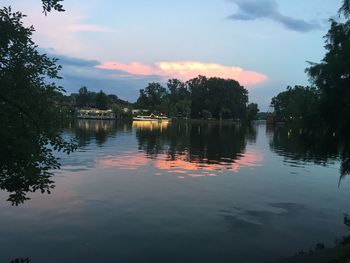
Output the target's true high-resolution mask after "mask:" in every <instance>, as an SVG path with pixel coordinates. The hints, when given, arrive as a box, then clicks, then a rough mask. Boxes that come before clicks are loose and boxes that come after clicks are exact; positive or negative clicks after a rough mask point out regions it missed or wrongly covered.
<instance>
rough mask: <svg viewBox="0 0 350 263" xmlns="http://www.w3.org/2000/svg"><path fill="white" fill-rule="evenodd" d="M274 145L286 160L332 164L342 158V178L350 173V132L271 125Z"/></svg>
mask: <svg viewBox="0 0 350 263" xmlns="http://www.w3.org/2000/svg"><path fill="white" fill-rule="evenodd" d="M267 134H268V136H269V137H270V148H271V150H272V151H274V152H276V153H277V154H279V155H281V156H284V157H285V161H286V162H288V161H296V162H299V163H300V162H312V163H315V164H319V165H324V166H326V165H329V164H333V163H335V162H338V161H340V162H341V167H340V178H341V179H342V178H344V177H345V176H346V175H348V174H350V143H349V139H348V138H347V136H341V135H338V134H335V133H330V132H328V131H325V130H318V131H306V130H303V129H300V128H293V127H289V126H277V127H275V128H274V127H269V126H267Z"/></svg>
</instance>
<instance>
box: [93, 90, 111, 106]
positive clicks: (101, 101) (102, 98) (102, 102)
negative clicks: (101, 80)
mask: <svg viewBox="0 0 350 263" xmlns="http://www.w3.org/2000/svg"><path fill="white" fill-rule="evenodd" d="M109 106H110V100H109V98H108V96H107V95H106V93H104V92H103V91H102V90H101V91H100V92H99V93H97V95H96V107H97V108H98V109H100V110H107V109H108V108H109Z"/></svg>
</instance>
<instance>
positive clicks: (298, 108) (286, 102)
mask: <svg viewBox="0 0 350 263" xmlns="http://www.w3.org/2000/svg"><path fill="white" fill-rule="evenodd" d="M271 106H272V107H274V109H275V114H276V117H277V118H278V119H279V120H281V121H299V122H301V123H303V124H305V123H307V124H308V125H310V124H311V123H315V122H319V121H320V120H319V118H318V112H319V110H318V108H319V94H318V92H317V90H316V89H315V88H311V87H304V86H295V87H293V88H292V87H290V86H288V87H287V90H286V91H283V92H281V93H279V94H278V95H277V96H276V97H273V98H272V101H271Z"/></svg>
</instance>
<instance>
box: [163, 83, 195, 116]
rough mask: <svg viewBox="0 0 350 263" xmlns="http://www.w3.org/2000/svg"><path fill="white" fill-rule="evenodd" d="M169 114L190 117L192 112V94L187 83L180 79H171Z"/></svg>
mask: <svg viewBox="0 0 350 263" xmlns="http://www.w3.org/2000/svg"><path fill="white" fill-rule="evenodd" d="M167 87H168V91H169V95H168V97H169V104H170V105H169V108H170V109H169V114H170V115H173V116H174V115H175V116H176V115H181V116H183V117H188V116H189V114H190V111H191V97H190V96H191V93H190V91H189V90H188V88H187V86H186V84H185V83H183V82H181V81H180V80H178V79H169V80H168V83H167Z"/></svg>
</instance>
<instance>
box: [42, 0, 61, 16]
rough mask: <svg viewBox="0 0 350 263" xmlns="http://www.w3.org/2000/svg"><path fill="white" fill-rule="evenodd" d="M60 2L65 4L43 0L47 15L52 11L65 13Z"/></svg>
mask: <svg viewBox="0 0 350 263" xmlns="http://www.w3.org/2000/svg"><path fill="white" fill-rule="evenodd" d="M60 2H63V0H42V3H43V9H44V13H45V15H46V14H47V13H48V12H51V10H52V9H54V10H56V11H58V12H64V11H65V10H64V9H63V5H62V4H61V3H60Z"/></svg>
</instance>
